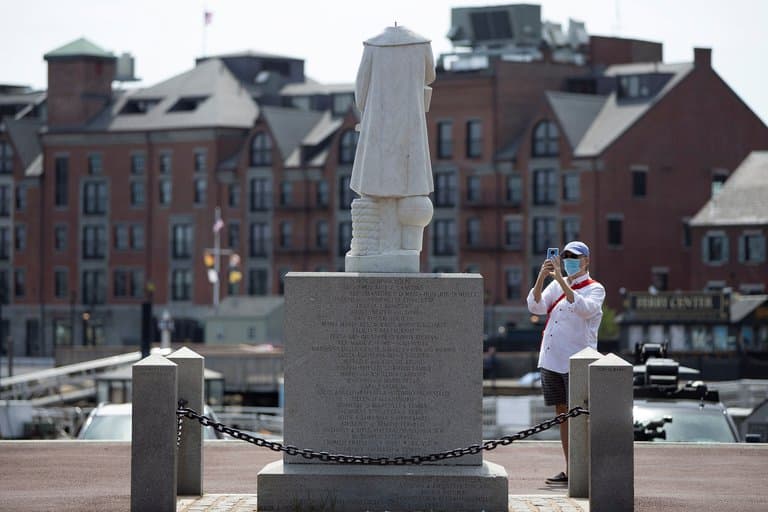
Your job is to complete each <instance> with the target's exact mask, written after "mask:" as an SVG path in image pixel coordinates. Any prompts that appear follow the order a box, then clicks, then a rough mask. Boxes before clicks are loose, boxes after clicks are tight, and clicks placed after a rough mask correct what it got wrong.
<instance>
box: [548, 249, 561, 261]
mask: <svg viewBox="0 0 768 512" xmlns="http://www.w3.org/2000/svg"><path fill="white" fill-rule="evenodd" d="M559 255H560V249H558V248H557V247H550V248H549V249H547V259H548V260H551V259H554V258H557V257H558V256H559Z"/></svg>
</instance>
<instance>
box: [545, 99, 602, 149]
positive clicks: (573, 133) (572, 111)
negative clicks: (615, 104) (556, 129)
mask: <svg viewBox="0 0 768 512" xmlns="http://www.w3.org/2000/svg"><path fill="white" fill-rule="evenodd" d="M546 96H547V101H548V102H549V104H550V106H551V107H552V110H553V111H554V112H555V116H557V119H558V121H559V122H560V126H561V127H562V128H563V131H564V132H565V136H566V138H567V139H568V142H569V143H570V145H571V148H576V147H577V146H578V145H579V142H581V139H582V138H583V137H584V134H585V133H587V130H588V129H589V127H590V125H591V124H592V122H593V121H594V120H595V118H596V117H597V115H598V114H599V113H600V110H601V109H602V108H603V105H604V104H605V102H606V100H607V96H597V95H594V94H575V93H569V92H555V91H547V92H546Z"/></svg>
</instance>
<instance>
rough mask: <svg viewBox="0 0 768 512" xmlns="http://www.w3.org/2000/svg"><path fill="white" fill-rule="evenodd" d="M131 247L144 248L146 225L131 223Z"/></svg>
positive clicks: (134, 248)
mask: <svg viewBox="0 0 768 512" xmlns="http://www.w3.org/2000/svg"><path fill="white" fill-rule="evenodd" d="M131 249H133V250H134V251H143V250H144V226H142V225H141V224H131Z"/></svg>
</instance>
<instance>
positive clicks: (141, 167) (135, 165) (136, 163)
mask: <svg viewBox="0 0 768 512" xmlns="http://www.w3.org/2000/svg"><path fill="white" fill-rule="evenodd" d="M145 170H146V159H145V157H144V155H143V154H141V153H136V154H134V155H131V174H136V175H140V174H144V171H145Z"/></svg>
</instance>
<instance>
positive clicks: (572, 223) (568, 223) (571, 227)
mask: <svg viewBox="0 0 768 512" xmlns="http://www.w3.org/2000/svg"><path fill="white" fill-rule="evenodd" d="M580 230H581V222H580V221H579V219H578V218H576V217H565V218H564V219H563V229H562V233H563V236H562V242H563V245H565V244H567V243H568V242H570V241H572V240H579V239H580V238H581V236H580Z"/></svg>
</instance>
